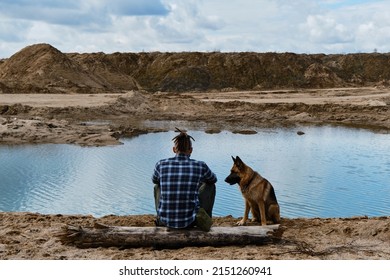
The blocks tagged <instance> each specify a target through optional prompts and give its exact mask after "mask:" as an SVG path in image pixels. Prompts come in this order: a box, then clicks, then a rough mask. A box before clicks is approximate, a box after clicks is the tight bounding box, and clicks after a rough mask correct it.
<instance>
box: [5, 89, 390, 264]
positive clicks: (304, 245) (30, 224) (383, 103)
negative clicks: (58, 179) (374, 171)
mask: <svg viewBox="0 0 390 280" xmlns="http://www.w3.org/2000/svg"><path fill="white" fill-rule="evenodd" d="M323 124H334V125H347V126H355V127H363V128H367V129H371V130H374V131H376V132H378V133H389V131H390V90H389V89H387V88H340V89H318V90H279V91H255V92H254V91H252V92H209V93H200V92H197V93H183V94H173V93H164V92H159V93H154V94H151V93H145V92H128V93H123V94H61V95H57V94H56V95H45V94H0V144H3V145H4V144H12V145H15V144H31V143H68V144H78V145H92V146H102V145H117V144H120V138H121V137H126V136H133V135H137V134H140V133H148V132H156V131H165V130H168V129H172V128H173V127H174V126H180V127H185V128H187V129H201V130H204V131H206V132H208V133H218V132H219V131H222V130H230V131H233V132H237V133H254V132H255V131H256V129H257V128H262V127H276V126H277V127H281V126H290V127H299V128H300V129H301V128H302V126H304V125H323ZM239 218H240V217H217V218H215V219H214V225H216V226H217V225H218V226H234V224H235V222H236V221H238V219H239ZM95 221H99V222H102V223H104V224H107V225H123V226H152V225H153V216H149V215H145V216H121V217H119V216H107V217H102V218H99V219H97V218H94V217H92V216H65V215H61V213H58V215H41V214H35V213H5V212H0V259H92V260H94V259H390V246H389V245H390V232H389V228H390V216H389V217H376V218H367V217H356V218H345V219H343V218H330V219H303V218H302V219H282V222H281V229H282V230H281V235H280V236H279V237H278V238H277V239H275V240H273V242H271V243H270V244H266V245H261V246H254V245H250V246H226V247H201V248H195V247H186V248H181V249H175V250H173V249H162V250H156V249H153V248H132V249H120V248H91V249H79V248H76V247H74V246H72V245H63V244H62V243H61V242H60V241H59V239H58V238H56V233H57V232H58V231H59V230H60V229H61V227H62V226H64V225H66V224H72V225H82V226H92V225H93V223H94V222H95Z"/></svg>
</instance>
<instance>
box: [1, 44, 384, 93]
mask: <svg viewBox="0 0 390 280" xmlns="http://www.w3.org/2000/svg"><path fill="white" fill-rule="evenodd" d="M389 81H390V54H379V53H372V54H347V55H325V54H313V55H307V54H294V53H254V52H243V53H220V52H209V53H204V52H182V53H160V52H151V53H145V52H142V53H118V52H117V53H113V54H104V53H83V54H79V53H69V54H64V53H61V52H60V51H59V50H57V49H55V48H54V47H52V46H50V45H48V44H38V45H32V46H28V47H26V48H24V49H22V50H21V51H19V52H18V53H16V54H15V55H13V56H12V57H10V58H9V59H3V60H1V61H0V92H15V93H16V92H52V93H58V92H80V93H94V92H120V91H129V90H137V89H144V90H147V91H150V92H156V91H166V92H185V91H213V90H217V91H231V90H263V89H287V88H290V89H291V88H330V87H347V86H348V87H362V86H375V85H379V86H387V85H389V84H390V83H389Z"/></svg>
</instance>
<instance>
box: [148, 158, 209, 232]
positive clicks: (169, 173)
mask: <svg viewBox="0 0 390 280" xmlns="http://www.w3.org/2000/svg"><path fill="white" fill-rule="evenodd" d="M152 180H153V182H154V183H155V184H159V185H160V202H159V206H158V210H157V212H158V216H159V218H160V220H161V222H163V223H164V224H165V225H167V226H169V227H174V228H185V227H188V226H190V225H191V224H192V223H193V222H194V221H195V217H196V213H197V212H198V210H199V197H198V191H199V187H200V185H201V183H202V182H209V183H215V182H216V181H217V178H216V176H215V174H214V173H213V172H212V171H211V170H210V169H209V167H208V166H207V164H206V163H204V162H203V161H197V160H194V159H190V157H189V155H185V154H178V155H176V156H175V157H172V158H168V159H163V160H160V161H159V162H157V164H156V167H155V169H154V173H153V177H152Z"/></svg>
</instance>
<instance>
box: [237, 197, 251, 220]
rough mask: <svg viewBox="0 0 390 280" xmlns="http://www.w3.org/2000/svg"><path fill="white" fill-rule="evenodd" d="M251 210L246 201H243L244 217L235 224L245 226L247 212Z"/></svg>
mask: <svg viewBox="0 0 390 280" xmlns="http://www.w3.org/2000/svg"><path fill="white" fill-rule="evenodd" d="M250 209H251V206H250V204H249V202H248V201H246V200H245V212H244V217H243V218H242V219H241V221H239V222H238V223H237V225H238V226H245V224H246V221H247V220H248V215H249V211H250Z"/></svg>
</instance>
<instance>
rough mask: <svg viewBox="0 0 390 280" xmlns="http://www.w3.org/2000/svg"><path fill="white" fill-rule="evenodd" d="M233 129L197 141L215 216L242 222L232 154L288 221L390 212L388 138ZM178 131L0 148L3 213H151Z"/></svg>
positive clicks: (340, 131) (331, 131) (323, 130)
mask: <svg viewBox="0 0 390 280" xmlns="http://www.w3.org/2000/svg"><path fill="white" fill-rule="evenodd" d="M302 130H304V131H305V135H302V136H298V135H297V133H296V131H297V130H296V129H294V130H291V129H270V130H258V133H257V134H254V135H240V134H233V133H230V132H226V131H224V132H221V133H219V134H206V133H204V132H201V131H189V133H190V134H191V135H192V136H193V137H194V138H195V140H196V141H195V142H194V152H193V154H192V157H193V158H195V159H199V160H203V161H205V162H206V163H207V164H208V165H209V167H210V168H211V169H212V170H213V171H214V172H215V173H216V174H217V177H218V180H219V181H218V183H217V197H216V202H215V206H214V211H213V214H214V215H216V216H226V215H232V216H234V217H241V216H242V215H243V211H244V201H243V198H242V196H241V194H240V192H239V190H238V187H237V186H230V185H228V184H226V183H225V182H224V178H225V177H226V176H227V175H228V174H229V170H230V168H231V166H232V160H231V156H232V155H233V156H237V155H238V156H240V157H241V159H242V160H243V161H244V162H246V163H247V164H248V165H250V166H251V167H252V168H253V169H255V170H256V171H258V172H259V173H260V174H261V175H262V176H263V177H265V178H267V179H268V180H269V181H270V182H271V183H272V184H273V186H274V188H275V192H276V196H277V198H278V201H279V204H280V207H281V215H282V216H283V217H289V218H294V217H350V216H357V215H368V216H383V215H390V135H388V134H375V133H373V132H370V131H367V130H360V129H347V128H341V127H330V126H326V127H305V128H302ZM174 135H175V133H173V132H165V133H153V134H147V135H141V136H138V137H135V138H132V139H124V140H123V142H124V145H120V146H109V147H79V146H75V145H58V144H44V145H24V146H0V211H29V212H39V213H45V214H57V213H61V214H91V215H94V216H103V215H108V214H116V215H134V214H154V213H155V210H154V200H153V185H152V183H151V175H152V172H153V168H154V165H155V163H156V162H157V161H158V160H159V159H161V158H165V157H170V156H172V155H173V153H172V142H171V139H172V138H173V137H174Z"/></svg>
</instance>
